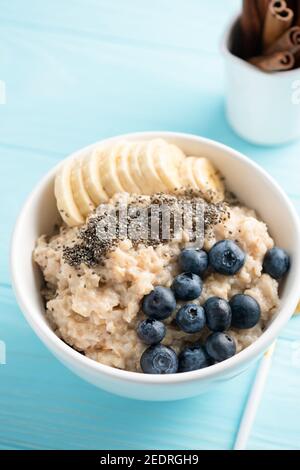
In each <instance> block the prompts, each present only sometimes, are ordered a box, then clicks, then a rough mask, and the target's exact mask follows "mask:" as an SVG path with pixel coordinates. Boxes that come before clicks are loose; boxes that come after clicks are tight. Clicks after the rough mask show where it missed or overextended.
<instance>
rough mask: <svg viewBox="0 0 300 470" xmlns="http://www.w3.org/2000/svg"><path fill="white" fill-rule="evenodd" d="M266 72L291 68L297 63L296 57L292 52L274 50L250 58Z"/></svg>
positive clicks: (252, 62)
mask: <svg viewBox="0 0 300 470" xmlns="http://www.w3.org/2000/svg"><path fill="white" fill-rule="evenodd" d="M249 62H250V63H251V64H253V65H256V66H257V67H258V68H259V69H261V70H263V71H264V72H280V71H283V70H291V69H292V68H293V67H294V65H295V57H294V55H293V54H292V53H291V52H288V51H286V52H274V53H273V54H270V55H263V56H257V57H253V58H252V59H250V60H249Z"/></svg>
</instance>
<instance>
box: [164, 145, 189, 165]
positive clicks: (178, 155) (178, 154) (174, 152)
mask: <svg viewBox="0 0 300 470" xmlns="http://www.w3.org/2000/svg"><path fill="white" fill-rule="evenodd" d="M168 145H169V152H170V154H171V158H173V160H174V162H175V165H176V166H177V168H179V167H180V165H181V164H182V162H183V160H185V159H186V156H185V155H184V153H183V151H182V150H181V149H180V148H179V147H177V145H174V144H168Z"/></svg>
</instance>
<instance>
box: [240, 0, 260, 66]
mask: <svg viewBox="0 0 300 470" xmlns="http://www.w3.org/2000/svg"><path fill="white" fill-rule="evenodd" d="M258 2H259V0H243V9H242V15H241V19H240V26H241V43H242V44H241V55H242V57H243V58H244V59H248V58H249V57H252V56H254V55H257V54H258V53H259V52H260V40H261V31H262V26H263V17H262V16H261V12H259V10H258Z"/></svg>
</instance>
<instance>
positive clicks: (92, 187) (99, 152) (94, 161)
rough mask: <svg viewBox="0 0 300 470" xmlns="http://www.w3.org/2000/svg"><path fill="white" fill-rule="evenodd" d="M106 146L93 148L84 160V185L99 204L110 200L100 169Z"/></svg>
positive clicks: (94, 201)
mask: <svg viewBox="0 0 300 470" xmlns="http://www.w3.org/2000/svg"><path fill="white" fill-rule="evenodd" d="M103 152H104V147H98V148H96V149H95V150H93V151H92V152H91V153H90V154H89V155H87V157H86V158H85V159H84V161H83V162H82V177H83V183H84V187H85V189H86V191H87V193H88V195H89V196H90V198H91V200H92V201H93V203H94V204H95V205H96V206H98V205H99V204H101V203H102V202H106V201H107V200H108V195H107V194H106V192H105V191H104V189H103V184H102V179H101V175H100V171H99V166H100V160H101V159H102V157H103Z"/></svg>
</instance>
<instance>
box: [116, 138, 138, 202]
mask: <svg viewBox="0 0 300 470" xmlns="http://www.w3.org/2000/svg"><path fill="white" fill-rule="evenodd" d="M134 146H135V143H134V142H124V144H123V145H122V146H121V148H120V149H119V151H120V158H119V159H118V161H117V174H118V177H119V180H120V183H121V186H122V187H123V188H124V189H125V191H126V192H128V193H132V194H141V189H140V188H139V186H138V185H137V184H136V183H135V181H134V179H133V177H132V176H131V173H130V168H129V160H130V154H131V152H132V150H133V148H134Z"/></svg>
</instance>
